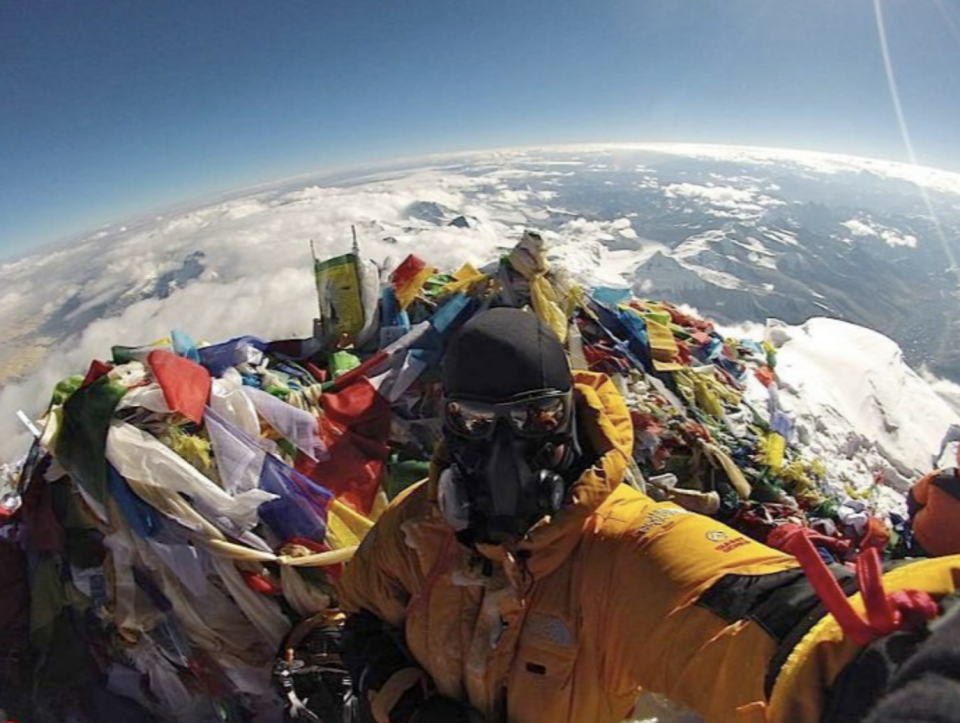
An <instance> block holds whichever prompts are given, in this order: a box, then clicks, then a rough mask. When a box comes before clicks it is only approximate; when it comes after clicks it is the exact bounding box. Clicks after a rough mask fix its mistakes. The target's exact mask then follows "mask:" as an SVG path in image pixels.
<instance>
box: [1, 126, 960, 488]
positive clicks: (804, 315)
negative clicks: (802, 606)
mask: <svg viewBox="0 0 960 723" xmlns="http://www.w3.org/2000/svg"><path fill="white" fill-rule="evenodd" d="M351 225H353V226H355V227H356V230H357V234H358V237H359V239H360V242H361V247H362V250H363V252H364V254H365V255H367V256H369V257H371V258H373V259H375V260H377V261H378V262H379V263H380V264H381V265H382V266H383V267H384V268H389V267H390V266H391V265H392V264H395V263H397V262H399V261H400V260H402V259H403V258H404V257H405V256H406V255H407V254H408V253H416V254H418V255H420V256H421V257H422V258H424V259H425V260H427V261H428V262H430V263H432V264H434V265H436V266H437V267H440V268H445V269H447V268H456V267H459V265H460V264H461V263H463V262H464V261H472V262H474V263H483V262H486V261H489V260H490V259H492V258H495V257H496V256H497V255H498V254H500V253H502V252H503V251H504V250H505V249H507V248H509V247H511V246H512V245H513V244H514V243H515V242H516V240H517V239H518V238H519V236H520V234H521V232H522V230H523V228H525V227H533V228H537V229H539V230H541V231H542V233H543V234H544V236H545V238H546V239H547V240H548V242H549V243H550V244H551V246H552V252H551V258H552V259H553V260H554V262H556V263H560V264H563V265H564V266H566V267H567V268H569V269H570V270H571V271H572V272H573V273H574V274H575V275H577V277H578V278H579V279H580V280H581V281H582V283H584V284H585V285H587V286H593V285H606V286H620V287H629V288H630V289H632V291H633V293H635V294H637V295H640V296H646V297H649V298H662V299H665V300H668V301H672V302H675V303H685V304H689V305H691V306H693V307H695V308H696V309H698V310H699V312H700V313H701V314H702V315H704V316H706V317H708V318H712V319H716V320H718V321H720V322H723V323H727V324H734V323H741V322H750V321H752V322H755V323H760V324H763V323H764V322H765V320H766V319H767V318H768V317H774V318H777V319H780V320H782V321H784V322H787V323H789V324H793V325H800V324H803V322H805V321H806V320H807V319H809V318H810V317H835V318H839V319H844V320H846V321H848V322H853V323H856V324H859V325H862V326H867V327H871V328H873V329H876V330H879V331H881V332H883V333H884V334H886V335H887V336H888V337H890V339H892V340H894V342H896V344H899V346H900V348H902V349H903V354H902V356H901V355H899V353H898V352H895V351H890V353H886V352H885V353H884V354H882V355H879V356H878V352H876V349H879V348H880V347H883V348H884V349H887V350H888V351H889V350H890V349H896V344H894V342H890V341H889V340H887V342H886V343H887V344H889V345H891V346H889V347H887V346H884V345H883V344H880V343H879V342H875V341H868V339H872V337H870V336H869V335H868V336H863V334H866V332H863V333H861V331H860V330H856V329H854V327H852V326H849V325H843V326H841V327H836V326H831V325H830V323H829V322H826V321H822V322H821V321H813V322H810V323H809V324H806V325H804V326H797V327H795V328H794V327H781V328H780V330H779V331H777V334H779V335H780V336H782V337H784V339H785V341H784V343H783V354H782V356H783V361H782V362H781V363H782V364H783V367H782V370H781V372H782V374H783V377H784V379H785V381H786V382H787V385H788V386H789V388H792V389H797V390H801V391H803V392H804V393H803V394H802V395H801V396H803V397H804V399H807V398H813V397H812V392H813V391H814V390H815V389H824V388H831V387H836V386H842V387H844V388H851V389H852V388H853V387H852V385H851V384H849V383H848V382H847V381H844V378H842V377H841V378H840V379H839V381H838V380H837V379H834V380H832V381H831V378H829V377H826V378H824V379H823V380H822V383H821V384H814V383H813V382H804V380H803V378H800V379H797V380H793V381H792V380H791V377H790V369H791V367H790V364H789V363H788V361H787V360H788V359H789V358H790V357H791V355H792V353H793V352H791V351H790V350H791V348H794V349H799V348H800V347H801V346H802V347H803V348H804V349H805V350H806V351H805V354H804V355H801V357H802V358H808V357H810V356H811V355H814V356H816V355H820V356H818V357H816V358H822V359H823V362H822V363H823V367H824V369H826V370H828V371H831V372H837V371H839V370H840V369H841V365H840V364H839V362H837V363H833V362H830V361H829V359H830V358H832V357H830V354H831V353H833V352H836V353H837V354H841V356H838V357H836V358H837V359H840V358H843V359H844V362H843V366H844V367H846V368H854V365H855V364H856V363H859V361H857V360H861V359H862V360H866V359H870V358H874V359H876V358H880V357H882V358H883V360H884V361H883V362H882V363H880V362H878V364H879V366H878V367H876V369H874V371H872V372H870V375H872V376H874V377H878V378H879V377H883V376H884V375H885V374H887V373H888V372H889V374H890V375H892V376H893V378H897V379H906V378H908V377H909V374H910V373H909V370H908V368H907V367H906V366H905V365H904V363H903V362H904V360H906V362H909V363H910V364H912V365H913V366H914V367H915V368H919V367H921V366H925V367H926V368H927V369H928V370H930V371H932V372H934V373H936V374H939V375H940V376H946V377H950V378H953V379H954V380H957V379H960V357H957V355H956V352H955V351H954V350H955V348H956V347H957V344H956V341H957V334H958V327H957V324H956V319H955V317H956V310H957V306H958V305H957V299H956V291H957V270H956V268H955V267H954V264H953V258H954V254H955V247H956V240H957V237H958V236H960V177H958V176H956V175H952V174H947V173H942V172H938V171H932V170H930V169H918V168H915V167H910V166H902V165H898V164H892V163H886V162H881V161H870V160H864V159H852V158H846V157H837V156H823V155H817V154H809V153H799V152H788V151H770V150H763V149H737V148H723V147H708V146H676V145H651V146H604V147H590V148H568V149H523V150H516V151H504V152H496V153H482V154H468V155H460V156H454V157H444V158H432V159H425V160H421V161H418V162H416V163H412V164H408V165H407V166H404V167H400V166H397V167H393V168H389V169H368V170H365V171H363V172H359V171H358V172H357V174H355V175H354V176H343V175H341V176H339V177H326V178H322V177H321V178H307V179H298V180H296V181H288V182H284V183H281V184H277V185H275V186H272V187H261V188H257V189H254V190H249V191H241V192H237V193H234V194H231V195H229V196H226V197H223V198H220V199H217V200H214V201H207V202H206V203H204V204H200V205H196V206H194V207H185V208H180V209H176V210H171V211H169V212H167V213H164V214H162V215H160V216H151V217H150V218H145V219H138V220H133V221H129V222H127V223H125V224H123V225H118V226H111V227H108V228H103V229H100V230H98V231H96V232H95V233H91V234H88V235H84V236H80V237H78V238H75V239H72V240H71V241H70V242H69V243H68V244H65V245H63V246H61V247H60V248H57V249H53V250H50V251H47V252H44V253H42V254H38V255H36V256H31V257H25V258H22V259H19V260H16V261H13V262H9V263H6V264H4V265H2V266H0V328H3V329H4V330H5V332H6V334H5V337H4V339H3V341H2V343H0V384H2V385H3V386H2V388H0V459H11V458H14V457H16V456H18V455H19V454H21V453H22V451H23V450H24V448H25V446H26V444H27V435H26V433H25V431H24V430H23V429H22V427H21V426H20V425H19V423H18V422H17V421H16V417H15V412H16V410H17V409H24V410H25V411H26V412H27V413H28V414H29V415H31V416H36V415H38V414H39V413H41V412H42V410H43V407H44V406H45V403H46V395H47V394H48V393H49V390H50V389H51V388H52V386H53V384H54V383H55V382H56V381H57V380H58V379H59V378H61V377H62V376H64V375H66V374H68V373H74V372H76V371H77V370H79V369H83V368H85V366H86V364H87V363H89V361H90V359H92V358H95V357H101V358H103V357H107V356H108V355H109V349H110V346H111V345H113V344H117V343H129V344H141V343H147V342H151V341H153V340H155V339H157V338H160V337H163V336H165V335H167V334H168V333H169V331H170V330H171V329H174V328H182V329H184V330H186V331H187V332H189V333H190V334H191V335H192V336H193V337H194V338H197V339H204V340H209V341H217V340H221V339H225V338H229V337H231V336H235V335H238V334H244V333H251V334H256V335H260V336H262V337H265V338H280V337H286V336H297V335H300V336H302V335H308V334H309V333H310V331H311V327H312V319H313V317H314V316H315V315H316V296H315V292H314V289H313V279H312V275H311V256H310V242H311V241H312V242H313V243H314V245H315V247H316V249H317V253H318V255H320V256H326V255H332V254H335V253H339V252H342V251H345V250H347V249H348V248H349V243H350V238H351V229H350V227H351ZM827 328H830V329H833V330H834V331H832V332H831V333H830V334H828V335H827V336H826V337H825V336H824V334H825V333H826V332H824V331H823V330H824V329H827ZM837 329H843V333H839V332H837V331H836V330H837ZM787 337H789V340H786V338H787ZM804 340H805V341H804ZM848 340H849V341H848ZM845 344H846V345H848V346H849V349H847V350H846V351H843V352H842V353H841V351H840V347H841V346H843V345H845ZM844 348H846V347H844ZM868 349H873V350H874V352H869V351H867V350H868ZM797 368H798V369H804V370H805V372H804V373H805V374H809V375H810V376H809V377H808V378H809V379H812V378H813V373H814V371H815V370H816V365H812V363H811V362H805V363H803V364H798V366H797ZM866 375H867V372H866V371H865V370H861V371H860V377H858V378H861V377H864V376H866ZM909 378H910V379H911V380H913V379H914V378H915V375H914V376H913V377H909ZM911 383H912V382H911ZM918 384H919V382H918ZM924 388H925V389H926V390H929V387H928V386H927V387H924ZM885 389H886V386H885V385H884V384H881V383H879V382H878V383H877V384H876V385H875V386H874V387H873V388H870V389H867V388H863V389H862V390H861V391H862V392H863V394H865V395H866V396H864V397H861V398H860V401H859V402H853V401H851V402H849V403H848V404H840V402H838V401H837V400H836V399H826V398H824V399H821V400H819V401H818V402H817V403H818V404H821V405H822V406H821V407H817V406H816V405H814V407H812V408H811V409H810V411H809V412H804V411H803V410H802V408H801V406H798V407H797V409H798V416H802V415H803V414H805V413H809V414H810V415H811V419H812V420H813V419H819V420H824V419H833V417H834V416H835V417H837V419H836V425H834V424H833V422H831V423H830V425H829V427H830V430H828V431H829V433H827V431H824V430H822V429H820V428H819V427H818V426H817V424H816V423H814V422H811V425H810V428H809V429H810V431H811V434H812V437H811V441H810V443H811V444H815V443H819V442H818V440H819V441H822V442H823V443H824V444H827V442H826V440H834V441H831V442H830V444H829V446H830V448H831V449H833V450H835V451H837V453H839V454H840V455H841V456H840V457H838V459H843V458H844V457H843V455H847V456H849V457H850V458H851V459H854V460H856V461H855V462H851V464H852V465H853V469H852V471H851V474H854V475H856V477H857V479H858V480H859V483H860V484H866V483H868V482H869V481H870V479H872V475H873V474H874V473H876V472H878V471H879V472H880V473H881V474H883V475H888V474H890V475H892V476H891V477H890V479H891V480H892V481H893V482H894V483H895V484H896V485H900V486H902V484H904V480H906V479H907V478H908V477H909V476H910V475H909V471H910V470H911V469H921V468H924V467H926V465H927V464H928V460H927V457H929V455H930V454H932V452H933V451H935V450H934V449H933V448H934V447H936V445H937V444H938V443H939V440H940V437H941V436H942V434H943V433H944V431H945V430H944V427H945V426H946V427H948V426H949V424H951V423H954V422H960V420H957V419H955V417H953V416H951V415H952V412H950V410H949V409H948V408H945V407H942V406H941V402H940V401H939V399H938V398H937V397H936V396H934V395H931V396H926V395H924V394H921V393H920V392H916V393H911V394H910V395H901V396H900V397H898V399H900V400H901V401H900V402H898V401H896V400H892V399H887V397H886V396H884V394H883V393H882V392H883V391H884V390H885ZM851 393H852V392H851ZM784 396H789V390H787V392H785V395H784ZM871 399H872V400H873V401H870V400H871ZM908 400H909V403H907V401H908ZM798 405H800V402H799V401H798ZM858 405H862V406H864V407H865V408H871V409H874V410H875V412H874V413H871V414H870V415H867V416H865V417H864V416H858V415H856V414H853V413H852V411H851V410H854V409H859V408H860V407H859V406H858ZM827 407H831V408H832V409H834V413H829V414H828V413H826V412H824V411H823V410H824V409H826V408H827ZM877 410H882V412H881V411H877ZM918 410H920V411H918ZM831 415H833V416H831ZM927 415H929V425H928V426H923V430H922V431H916V432H909V433H908V432H907V431H906V430H908V429H913V427H912V426H911V425H913V424H914V421H911V420H915V419H920V418H923V419H926V418H927ZM841 418H843V419H841ZM844 419H845V420H846V422H844V421H843V420H844ZM874 419H880V420H882V423H881V424H880V425H879V426H876V425H874V426H871V427H870V429H871V431H870V432H869V433H866V432H864V431H863V429H862V426H863V424H864V423H865V422H866V421H868V420H874ZM844 424H846V425H847V426H846V427H845V426H843V425H844ZM802 428H803V427H802V426H801V429H802ZM891 430H893V431H891ZM898 430H899V431H898ZM881 433H882V434H881ZM877 434H880V435H881V436H879V437H878V436H876V435H877ZM857 435H860V436H861V437H862V440H863V441H862V442H861V443H858V444H854V443H853V442H850V441H849V440H851V439H854V438H856V437H857ZM881 438H882V440H883V441H882V443H881V442H880V440H881ZM841 442H842V443H841ZM885 470H890V471H885Z"/></svg>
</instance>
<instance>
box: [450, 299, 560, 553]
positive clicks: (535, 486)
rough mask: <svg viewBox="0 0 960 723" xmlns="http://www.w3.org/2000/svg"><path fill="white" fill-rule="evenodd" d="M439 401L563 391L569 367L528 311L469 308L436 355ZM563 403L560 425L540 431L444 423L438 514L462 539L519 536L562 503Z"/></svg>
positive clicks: (500, 398) (500, 539)
mask: <svg viewBox="0 0 960 723" xmlns="http://www.w3.org/2000/svg"><path fill="white" fill-rule="evenodd" d="M442 384H443V393H444V398H445V400H450V399H453V400H458V399H459V400H470V401H480V402H487V403H498V402H507V401H512V400H514V399H516V398H518V397H524V396H526V395H531V394H535V393H537V392H569V391H570V389H571V387H572V378H571V373H570V366H569V364H568V362H567V356H566V353H565V352H564V349H563V346H562V345H561V343H560V341H559V339H557V337H556V335H555V334H554V333H553V331H552V330H551V329H550V328H549V327H548V326H546V325H545V324H544V323H543V322H541V321H540V320H539V319H538V318H537V317H536V316H535V315H534V314H533V313H530V312H525V311H521V310H519V309H513V308H496V309H490V310H488V311H484V312H481V313H479V314H477V315H476V316H475V317H474V318H473V319H471V320H470V321H469V322H467V323H466V324H465V325H464V326H463V328H462V329H461V330H460V331H459V332H458V333H457V334H456V335H455V336H454V338H453V339H452V340H451V341H450V344H449V346H448V348H447V351H446V354H445V356H444V360H443V369H442ZM572 415H573V404H572V403H571V404H570V407H569V409H568V416H567V421H566V424H564V425H563V426H562V427H561V428H560V429H558V430H557V431H556V432H555V433H553V434H550V435H545V436H542V437H536V438H530V437H520V436H517V435H516V434H514V432H513V430H512V429H511V428H510V426H509V424H506V423H504V422H502V420H501V422H500V423H498V424H497V426H496V428H495V431H494V432H493V434H492V435H491V436H490V437H489V438H487V439H481V440H474V439H467V438H464V437H461V436H459V435H458V434H456V433H455V432H454V431H453V430H451V429H450V428H449V427H445V429H444V436H445V438H446V441H447V445H448V449H449V452H450V457H451V462H452V464H451V466H450V468H448V469H447V470H445V471H444V473H443V475H442V476H441V480H440V505H441V508H442V509H443V512H444V516H445V517H446V518H447V520H448V521H449V522H450V523H451V524H452V525H453V526H454V527H455V528H456V529H457V530H458V532H459V533H460V537H461V539H462V540H464V541H465V542H485V543H502V542H506V541H508V540H517V539H519V538H521V537H522V536H523V535H524V534H525V533H526V532H527V531H528V530H529V529H530V527H531V526H532V525H533V524H534V523H536V522H537V521H538V520H539V519H541V518H542V517H544V516H545V515H549V514H553V513H555V512H557V511H558V510H559V509H560V507H561V506H562V504H563V502H564V498H565V495H566V492H567V489H568V486H569V485H568V481H567V480H565V479H564V477H563V475H564V472H565V471H566V470H567V469H568V468H569V467H570V464H571V461H572V459H573V455H574V450H575V449H576V441H575V436H574V435H575V432H574V430H575V424H574V422H573V419H572Z"/></svg>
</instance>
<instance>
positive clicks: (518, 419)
mask: <svg viewBox="0 0 960 723" xmlns="http://www.w3.org/2000/svg"><path fill="white" fill-rule="evenodd" d="M571 402H572V396H571V393H570V392H563V393H559V394H552V395H550V396H542V397H534V398H532V399H523V400H519V401H516V402H502V403H499V404H488V403H484V402H473V401H468V400H461V399H456V400H453V399H452V400H448V401H447V402H446V403H445V404H444V406H443V410H444V423H445V424H446V425H447V427H449V428H450V429H451V430H452V431H453V432H454V433H455V434H459V435H460V436H462V437H471V438H475V439H483V438H486V437H489V436H491V435H492V434H493V432H494V430H495V429H496V426H497V421H498V420H500V419H504V420H506V421H507V423H508V424H509V425H510V428H511V429H512V430H513V431H514V432H515V433H516V434H519V435H521V436H530V437H537V436H545V435H549V434H554V433H555V432H558V431H560V430H562V429H563V428H564V426H565V425H566V424H567V419H568V418H569V416H570V405H571Z"/></svg>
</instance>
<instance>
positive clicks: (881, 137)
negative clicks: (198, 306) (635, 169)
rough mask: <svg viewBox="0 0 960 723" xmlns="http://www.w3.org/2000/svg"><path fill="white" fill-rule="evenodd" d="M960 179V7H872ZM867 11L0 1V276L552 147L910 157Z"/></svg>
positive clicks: (922, 126) (588, 1) (913, 122)
mask: <svg viewBox="0 0 960 723" xmlns="http://www.w3.org/2000/svg"><path fill="white" fill-rule="evenodd" d="M879 6H880V8H881V9H882V18H883V20H884V25H885V28H886V36H887V37H886V40H887V43H886V45H887V50H888V53H889V59H890V64H891V67H892V69H893V72H894V76H895V79H896V84H897V88H898V90H899V99H900V101H901V104H902V108H901V109H902V117H903V119H904V120H905V122H906V126H907V128H908V131H909V135H910V139H911V140H912V148H913V151H914V153H915V157H916V159H917V161H918V162H920V163H923V164H925V165H932V166H935V167H940V168H946V169H949V170H955V171H960V143H958V141H960V121H958V119H960V4H958V3H956V2H953V1H952V0H879ZM876 7H877V6H876V3H875V0H803V2H797V1H796V0H483V1H482V2H451V1H450V0H418V1H416V2H414V1H413V0H376V1H375V0H163V1H162V2H159V1H158V0H122V1H117V0H75V1H73V2H66V1H65V0H3V2H2V4H0V258H2V257H9V256H11V255H15V254H21V253H24V252H27V251H31V250H35V249H36V248H37V247H39V246H40V245H41V244H43V243H46V242H50V241H54V240H56V239H58V238H61V237H64V236H66V235H69V234H71V233H77V232H80V231H83V230H85V229H88V228H91V227H93V226H96V225H98V224H102V223H105V222H109V221H115V220H118V219H122V218H124V217H127V216H130V215H134V214H136V213H138V212H143V211H146V210H149V209H151V208H156V207H159V206H163V205H166V204H171V203H174V202H177V201H182V200H187V199H190V198H193V197H197V196H200V195H205V194H210V193H214V192H217V191H222V190H229V189H232V188H236V187H239V186H244V185H249V184H253V183H258V182H263V181H269V180H271V179H275V178H281V177H285V176H291V175H295V174H300V173H306V172H312V171H323V170H324V169H326V168H330V167H333V166H343V165H349V164H354V163H366V162H370V161H374V160H377V159H387V158H391V157H398V156H415V155H419V154H423V153H436V152H445V151H458V150H469V149H482V148H491V147H498V146H516V145H524V144H540V143H576V142H605V141H690V142H712V143H733V144H747V145H765V146H783V147H792V148H806V149H811V150H822V151H836V152H844V153H853V154H857V155H867V156H874V157H880V158H889V159H893V160H908V159H909V154H908V151H907V150H906V145H905V142H904V139H903V135H902V132H901V127H900V124H899V122H898V116H897V113H896V110H895V106H894V103H893V101H892V96H891V91H890V84H889V81H888V75H887V73H886V71H885V64H884V57H883V53H882V50H881V43H880V40H879V37H878V24H877V14H876V12H877V11H876Z"/></svg>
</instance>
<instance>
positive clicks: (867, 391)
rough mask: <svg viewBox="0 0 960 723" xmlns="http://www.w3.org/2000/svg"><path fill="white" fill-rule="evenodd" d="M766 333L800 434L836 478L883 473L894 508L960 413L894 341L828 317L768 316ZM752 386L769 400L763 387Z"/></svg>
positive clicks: (856, 480)
mask: <svg viewBox="0 0 960 723" xmlns="http://www.w3.org/2000/svg"><path fill="white" fill-rule="evenodd" d="M766 337H767V338H768V339H769V340H770V341H771V342H772V343H773V344H774V346H775V347H776V348H777V367H776V371H777V375H778V377H779V381H780V387H779V390H778V391H779V395H778V396H779V401H780V404H781V406H782V408H783V409H784V410H785V411H786V412H787V413H789V414H790V415H791V416H792V417H793V418H794V420H795V421H796V423H797V428H798V440H797V441H799V442H801V444H802V446H803V447H805V448H806V449H808V450H809V451H810V452H811V453H812V454H814V455H817V456H820V457H822V458H823V459H824V460H826V461H828V464H829V467H830V472H831V477H832V478H834V479H835V480H847V481H849V482H851V483H852V486H853V487H854V488H856V489H865V488H868V487H870V486H871V485H872V484H873V481H874V479H875V477H876V476H877V475H879V476H881V477H882V478H883V480H884V484H883V485H882V488H881V489H880V490H878V491H877V493H876V494H878V495H879V496H880V497H881V500H880V501H878V504H880V503H881V502H882V504H880V506H881V507H884V508H889V506H890V505H893V504H896V503H898V502H899V501H900V497H899V495H900V494H902V493H904V492H905V491H906V490H907V488H908V487H909V485H910V483H911V481H912V480H914V479H915V478H916V477H918V476H919V475H920V474H922V473H924V472H926V471H929V470H930V469H931V468H932V467H933V466H935V464H936V460H935V456H936V455H937V453H938V450H939V447H940V441H941V439H942V438H943V436H944V435H945V434H946V433H947V431H948V430H949V429H950V427H951V426H952V425H955V424H958V423H960V415H958V414H957V412H956V411H955V410H954V409H952V408H951V407H950V405H949V404H947V402H946V401H944V400H943V399H942V398H941V397H940V396H939V395H938V394H937V392H936V391H935V390H934V389H933V388H932V387H931V385H930V384H929V383H928V381H927V380H925V379H924V378H923V377H921V376H920V375H919V374H918V373H917V372H915V371H914V370H913V369H911V368H910V367H909V366H907V365H906V363H905V362H904V360H903V352H902V351H901V350H900V347H899V346H897V344H896V343H895V342H893V341H892V340H891V339H889V338H887V337H886V336H884V335H882V334H879V333H877V332H875V331H871V330H869V329H865V328H863V327H861V326H857V325H855V324H849V323H847V322H844V321H839V320H837V319H827V318H814V319H810V320H808V321H807V322H806V323H804V324H803V325H801V326H788V325H786V324H783V323H781V322H777V321H770V322H768V325H767V329H766ZM751 391H752V392H753V394H754V395H756V396H757V397H762V398H763V401H764V402H765V397H766V394H767V392H766V390H762V391H760V390H758V389H756V388H752V389H751ZM883 488H886V489H883ZM834 491H837V492H841V493H842V488H840V487H839V485H838V488H837V489H836V490H834Z"/></svg>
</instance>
